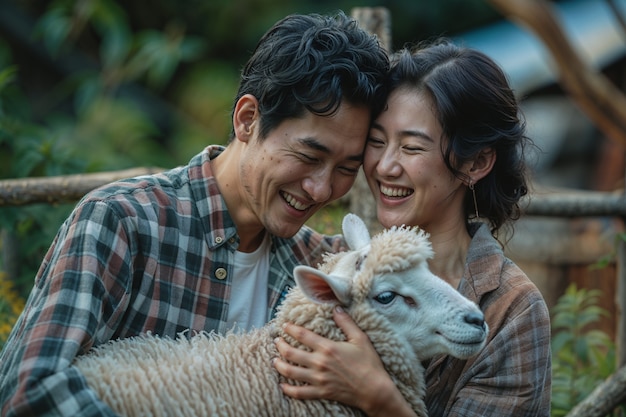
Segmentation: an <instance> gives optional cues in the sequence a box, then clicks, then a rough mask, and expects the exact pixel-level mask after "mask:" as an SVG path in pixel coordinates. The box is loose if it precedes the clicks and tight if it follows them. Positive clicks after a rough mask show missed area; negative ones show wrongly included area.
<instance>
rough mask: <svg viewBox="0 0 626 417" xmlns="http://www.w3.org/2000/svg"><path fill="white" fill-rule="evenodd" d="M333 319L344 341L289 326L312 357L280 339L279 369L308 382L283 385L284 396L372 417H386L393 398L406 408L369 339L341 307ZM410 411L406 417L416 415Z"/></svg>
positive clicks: (292, 377) (291, 332)
mask: <svg viewBox="0 0 626 417" xmlns="http://www.w3.org/2000/svg"><path fill="white" fill-rule="evenodd" d="M333 318H334V320H335V322H336V323H337V325H338V326H339V328H340V329H341V330H342V331H343V332H344V334H345V335H346V339H347V340H346V341H345V342H336V341H332V340H329V339H326V338H324V337H322V336H319V335H317V334H315V333H313V332H311V331H310V330H307V329H305V328H303V327H299V326H296V325H293V324H286V325H285V328H284V330H285V332H286V333H287V334H289V335H290V336H291V337H293V338H294V339H296V340H297V341H298V342H300V343H302V344H303V345H305V346H307V347H309V348H310V349H311V352H307V351H304V350H302V349H297V348H294V347H292V346H290V345H289V344H287V342H285V341H284V340H283V339H281V338H279V339H277V341H276V347H277V348H278V351H279V353H280V354H281V356H282V359H281V358H276V359H275V360H274V366H275V368H276V369H277V370H278V372H279V373H280V374H281V375H283V376H284V377H286V378H290V379H294V380H297V381H301V382H304V383H306V385H301V386H296V385H289V384H281V388H282V390H283V392H284V393H285V394H286V395H288V396H290V397H293V398H297V399H302V400H312V399H327V400H334V401H338V402H341V403H343V404H346V405H349V406H352V407H356V408H359V409H361V410H362V411H364V412H365V413H366V414H367V415H368V416H376V415H385V414H386V411H388V410H387V407H389V406H390V405H391V404H389V403H390V402H392V401H391V400H392V399H396V401H395V403H394V404H393V407H392V408H393V409H395V408H396V407H398V406H399V405H403V409H406V408H407V407H408V404H407V403H406V401H404V399H403V398H402V396H401V395H400V392H399V391H398V389H397V388H396V386H395V385H394V384H393V382H392V381H391V378H390V377H389V375H388V374H387V372H386V371H385V368H384V367H383V364H382V362H381V360H380V358H379V357H378V354H377V353H376V351H375V350H374V347H373V346H372V344H371V342H370V340H369V338H368V337H367V335H366V334H365V333H364V332H363V331H361V329H359V327H358V326H357V325H356V324H355V323H354V321H353V320H352V319H351V318H350V316H348V315H347V314H346V313H345V312H344V311H343V310H342V309H341V308H340V307H337V308H336V309H335V311H334V314H333ZM289 362H290V363H292V364H290V363H289ZM398 401H399V402H400V403H398ZM381 407H382V408H381ZM408 410H409V412H410V414H406V415H411V416H413V415H415V414H414V413H413V411H412V410H411V409H410V407H408ZM386 415H389V414H386ZM396 415H398V414H396ZM402 415H404V414H402Z"/></svg>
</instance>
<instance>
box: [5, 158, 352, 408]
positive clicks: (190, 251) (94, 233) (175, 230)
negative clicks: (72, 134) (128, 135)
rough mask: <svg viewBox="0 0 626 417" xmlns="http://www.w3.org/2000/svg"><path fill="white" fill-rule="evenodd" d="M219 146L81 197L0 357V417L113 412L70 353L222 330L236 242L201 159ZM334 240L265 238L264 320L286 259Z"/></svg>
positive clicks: (281, 286) (283, 279)
mask: <svg viewBox="0 0 626 417" xmlns="http://www.w3.org/2000/svg"><path fill="white" fill-rule="evenodd" d="M222 149H223V148H221V147H219V146H211V147H208V148H207V149H206V150H205V151H204V152H202V153H200V154H199V155H197V156H196V157H194V158H193V159H192V160H191V161H190V163H189V165H187V166H184V167H180V168H176V169H173V170H171V171H168V172H165V173H163V174H158V175H151V176H143V177H138V178H133V179H129V180H124V181H119V182H116V183H113V184H110V185H108V186H105V187H102V188H100V189H98V190H95V191H94V192H92V193H90V194H88V195H87V196H86V197H85V198H84V199H83V200H82V201H81V202H80V203H79V204H78V205H77V207H76V208H75V209H74V211H73V212H72V214H71V215H70V217H69V218H68V219H67V220H66V221H65V223H64V224H63V225H62V227H61V228H60V230H59V232H58V234H57V236H56V238H55V240H54V242H53V243H52V246H51V248H50V250H49V251H48V254H47V255H46V257H45V259H44V261H43V263H42V265H41V268H40V270H39V272H38V274H37V277H36V280H35V286H34V289H33V292H32V293H31V295H30V297H29V299H28V301H27V304H26V308H25V310H24V313H23V314H22V316H21V317H20V319H19V320H18V323H17V324H16V326H15V328H14V329H13V332H12V334H11V336H10V338H9V341H8V342H7V345H6V346H5V349H4V351H3V352H2V354H1V355H0V376H1V378H0V406H1V407H2V409H1V413H0V414H1V415H2V416H7V417H8V416H14V415H24V416H26V415H28V416H34V415H37V416H43V415H68V416H69V415H71V416H74V415H80V416H85V417H86V416H97V415H112V412H111V410H110V409H108V408H107V407H106V406H105V405H104V404H103V403H101V402H100V401H99V400H97V398H96V397H95V394H94V393H93V392H92V391H91V390H89V389H88V388H87V386H86V385H85V381H84V380H83V378H82V377H81V376H80V374H79V373H78V372H77V371H76V369H75V368H73V367H71V366H70V365H71V363H72V361H73V359H74V357H75V356H76V355H79V354H81V353H84V352H86V351H87V350H88V349H89V348H91V347H92V346H96V345H99V344H102V343H106V342H107V341H109V340H111V339H117V338H124V337H129V336H134V335H137V334H139V333H143V332H148V331H150V332H152V333H155V334H159V335H164V336H170V337H175V336H176V335H177V334H178V333H179V332H181V331H184V330H186V329H192V330H206V331H210V330H215V331H218V332H223V331H224V330H225V326H226V319H227V314H228V304H229V300H230V298H231V286H230V282H231V276H232V271H233V253H234V251H235V250H236V249H237V246H238V242H239V238H238V235H237V230H236V229H235V225H234V223H233V220H232V219H231V217H230V215H229V213H228V211H227V208H226V207H225V204H224V201H223V199H222V197H221V195H220V192H219V189H218V186H217V183H216V182H215V178H214V176H213V174H212V171H211V165H210V163H209V161H210V159H212V158H214V157H215V156H217V155H218V154H219V153H220V152H221V151H222ZM340 245H341V240H340V238H339V237H332V238H331V237H324V236H322V235H320V234H318V233H316V232H314V231H312V230H311V229H308V228H303V229H302V230H301V231H300V232H299V233H298V234H297V235H296V236H294V237H293V238H291V239H280V238H276V237H272V245H271V254H270V273H269V277H268V290H267V298H268V311H267V319H268V320H269V319H270V318H271V317H272V315H273V313H274V311H275V309H276V307H277V306H278V304H279V303H280V301H281V299H282V297H284V295H285V294H286V292H287V291H288V289H289V288H290V287H291V286H293V285H294V281H293V277H292V271H293V268H294V266H296V265H298V264H309V265H313V266H315V265H317V263H319V262H321V255H322V254H323V253H324V252H326V251H334V250H338V249H339V247H340Z"/></svg>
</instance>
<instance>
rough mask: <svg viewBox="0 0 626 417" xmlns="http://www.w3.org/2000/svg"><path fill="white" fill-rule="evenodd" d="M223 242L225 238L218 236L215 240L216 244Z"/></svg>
mask: <svg viewBox="0 0 626 417" xmlns="http://www.w3.org/2000/svg"><path fill="white" fill-rule="evenodd" d="M223 240H224V238H222V237H221V236H218V237H216V238H215V243H222V241H223Z"/></svg>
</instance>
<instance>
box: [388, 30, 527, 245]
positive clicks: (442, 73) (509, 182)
mask: <svg viewBox="0 0 626 417" xmlns="http://www.w3.org/2000/svg"><path fill="white" fill-rule="evenodd" d="M387 83H388V84H387V88H388V90H389V91H393V90H395V89H397V88H400V87H409V88H411V89H415V90H417V91H423V92H426V93H427V94H428V95H429V96H430V98H431V99H432V101H433V105H434V111H435V114H436V115H437V117H438V120H439V123H440V124H441V126H442V128H443V135H444V137H445V140H443V141H442V153H443V159H444V161H445V163H446V165H447V166H448V169H449V170H450V171H451V172H452V173H453V175H455V176H456V177H457V178H460V179H462V180H464V181H467V180H468V178H467V177H466V176H465V175H464V174H463V173H461V172H460V171H459V169H458V167H461V166H462V165H463V164H464V163H465V162H467V161H470V160H472V159H473V158H475V157H476V156H477V155H478V154H479V153H480V151H481V150H483V149H486V148H491V149H493V150H494V151H495V153H496V161H495V164H494V167H493V169H492V170H491V172H490V173H489V174H488V175H487V176H486V177H484V178H483V179H481V180H480V181H479V182H477V183H476V184H475V185H474V188H475V192H476V200H477V204H478V212H479V214H480V216H481V217H482V218H485V219H487V220H488V221H489V223H490V226H491V231H492V233H494V234H495V233H496V232H497V231H498V229H499V228H500V227H501V226H502V225H503V224H504V223H506V222H508V221H509V220H515V219H517V218H519V215H520V207H519V200H520V198H521V197H523V196H524V195H526V193H527V166H526V161H525V160H524V149H525V147H526V146H528V145H529V144H532V141H531V140H530V139H529V138H528V137H527V136H526V133H525V130H526V124H525V121H524V119H523V116H522V114H521V111H520V109H519V107H518V103H517V100H516V98H515V95H514V93H513V91H512V89H511V88H510V86H509V83H508V80H507V78H506V76H505V74H504V72H503V71H502V69H501V68H500V67H499V66H498V65H497V64H496V63H495V62H494V61H493V60H492V59H491V58H489V57H488V56H487V55H485V54H484V53H482V52H480V51H478V50H475V49H471V48H465V47H460V46H457V45H454V44H453V43H451V42H450V41H449V40H446V39H441V40H438V41H437V42H435V43H433V44H430V45H427V46H423V45H422V46H420V45H418V46H417V47H416V48H412V49H411V48H409V47H407V48H405V49H403V50H401V51H399V52H398V53H396V54H395V55H394V56H393V57H392V68H391V70H390V73H389V76H388V79H387ZM464 212H465V215H466V220H468V221H469V220H470V219H471V218H473V217H475V208H474V199H473V196H472V192H471V191H470V190H469V189H468V191H467V193H466V195H465V202H464Z"/></svg>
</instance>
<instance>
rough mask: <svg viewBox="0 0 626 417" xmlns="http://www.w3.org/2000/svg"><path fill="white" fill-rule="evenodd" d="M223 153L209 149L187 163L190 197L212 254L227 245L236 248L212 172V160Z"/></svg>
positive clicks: (230, 221) (216, 147)
mask: <svg viewBox="0 0 626 417" xmlns="http://www.w3.org/2000/svg"><path fill="white" fill-rule="evenodd" d="M224 149H225V147H224V146H220V145H211V146H208V147H207V148H205V149H204V151H202V152H201V153H200V154H198V155H196V156H195V157H194V158H193V159H192V160H191V161H190V162H189V183H190V187H191V193H192V195H193V198H194V201H195V202H196V209H197V211H198V213H199V215H200V219H201V223H202V226H203V227H204V233H205V235H206V236H207V244H208V245H209V248H210V249H211V250H214V249H215V248H217V247H220V246H222V245H224V244H226V243H230V244H231V245H233V247H234V248H235V249H236V248H237V246H238V245H239V237H238V236H237V229H236V227H235V222H234V221H233V219H232V217H231V216H230V213H229V212H228V208H227V207H226V202H225V201H224V198H223V197H222V194H221V193H220V190H219V187H218V184H217V181H216V179H215V176H214V174H213V170H212V168H211V159H213V158H215V157H217V156H218V155H219V154H221V153H222V151H224Z"/></svg>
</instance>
